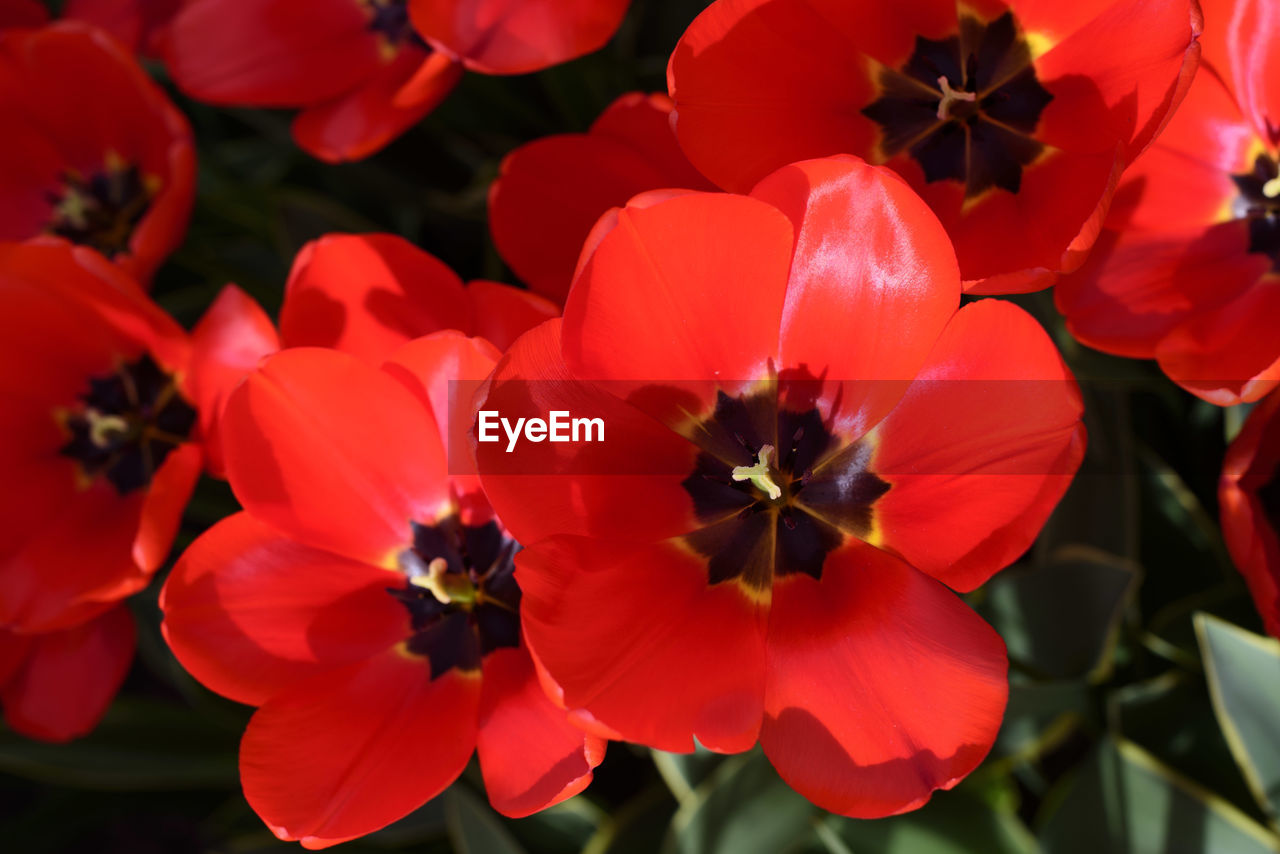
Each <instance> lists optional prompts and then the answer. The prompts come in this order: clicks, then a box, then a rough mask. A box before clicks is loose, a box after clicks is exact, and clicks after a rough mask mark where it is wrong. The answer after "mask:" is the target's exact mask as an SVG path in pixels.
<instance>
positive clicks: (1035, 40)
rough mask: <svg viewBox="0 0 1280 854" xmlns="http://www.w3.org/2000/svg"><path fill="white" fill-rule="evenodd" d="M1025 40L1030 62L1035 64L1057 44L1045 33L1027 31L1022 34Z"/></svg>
mask: <svg viewBox="0 0 1280 854" xmlns="http://www.w3.org/2000/svg"><path fill="white" fill-rule="evenodd" d="M1024 38H1026V40H1027V49H1028V50H1030V51H1031V61H1032V62H1035V61H1036V60H1037V59H1039V58H1040V57H1042V56H1044V55H1045V54H1046V53H1048V52H1049V51H1051V50H1053V49H1054V47H1056V46H1057V44H1058V42H1057V40H1056V39H1054V38H1053V37H1051V36H1049V35H1048V34H1047V33H1039V32H1031V31H1028V32H1026V33H1025V34H1024Z"/></svg>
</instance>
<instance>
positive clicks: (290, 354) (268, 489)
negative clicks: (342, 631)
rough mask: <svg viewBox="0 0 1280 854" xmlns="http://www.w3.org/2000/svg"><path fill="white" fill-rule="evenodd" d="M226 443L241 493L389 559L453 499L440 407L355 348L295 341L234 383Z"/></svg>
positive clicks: (285, 522) (302, 529) (332, 544)
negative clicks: (415, 525) (416, 525)
mask: <svg viewBox="0 0 1280 854" xmlns="http://www.w3.org/2000/svg"><path fill="white" fill-rule="evenodd" d="M222 438H223V450H224V452H225V454H226V461H227V474H228V477H229V479H230V481H231V487H232V489H233V490H235V493H236V497H237V498H239V499H240V503H241V504H242V505H243V506H244V508H245V509H246V510H248V511H249V512H251V513H252V514H253V515H254V516H256V517H257V518H258V519H260V520H262V521H264V522H267V523H269V524H272V525H274V526H275V527H277V528H279V529H280V530H281V531H283V532H285V533H287V534H289V535H290V536H293V537H295V538H296V539H298V540H299V541H301V542H304V543H306V544H308V545H312V546H315V547H317V548H324V549H329V550H331V551H335V552H337V553H338V554H343V555H347V556H349V557H353V558H356V559H358V560H366V561H369V562H371V563H374V564H377V565H388V564H390V562H393V561H394V559H395V555H396V554H397V553H398V552H399V550H400V549H402V548H404V547H405V545H406V543H407V542H408V540H409V537H410V529H409V522H410V520H430V519H433V518H435V514H436V512H437V511H438V510H439V509H440V508H441V507H442V505H443V503H444V502H446V501H447V500H448V483H447V481H446V478H445V459H444V449H443V448H442V447H441V444H440V441H439V439H438V434H437V432H436V427H435V423H434V421H433V420H432V418H431V415H430V414H429V413H428V412H427V411H426V409H425V408H424V407H423V406H422V405H421V403H420V402H419V401H418V400H417V399H416V398H415V397H414V396H413V394H412V393H410V392H409V391H408V390H407V389H406V388H405V387H404V386H403V385H401V384H400V383H399V382H397V381H396V380H394V379H392V378H391V377H390V376H388V375H387V374H385V373H383V372H382V371H380V370H378V369H377V368H375V367H373V366H372V365H369V364H366V363H365V362H362V361H360V360H359V359H357V358H356V357H355V356H351V355H349V354H346V353H340V352H337V351H333V350H321V349H317V348H311V347H305V348H294V349H290V350H283V351H281V352H279V353H277V354H275V355H274V356H270V357H268V358H267V359H266V360H265V361H264V362H263V363H262V366H261V367H259V368H258V369H257V370H255V371H254V372H253V373H251V374H250V375H249V376H248V378H247V379H246V380H245V381H244V382H243V383H242V384H241V385H240V387H239V388H237V389H236V390H235V392H234V393H232V395H231V398H230V399H229V400H228V401H227V406H226V411H225V412H224V414H223V437H222Z"/></svg>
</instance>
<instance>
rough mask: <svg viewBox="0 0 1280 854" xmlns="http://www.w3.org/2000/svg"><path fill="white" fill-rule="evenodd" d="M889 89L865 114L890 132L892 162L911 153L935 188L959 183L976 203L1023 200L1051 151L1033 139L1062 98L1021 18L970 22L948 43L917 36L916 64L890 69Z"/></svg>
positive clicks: (885, 84) (887, 144)
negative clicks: (1009, 196) (1021, 193)
mask: <svg viewBox="0 0 1280 854" xmlns="http://www.w3.org/2000/svg"><path fill="white" fill-rule="evenodd" d="M879 83H880V90H881V94H880V97H879V98H878V99H877V100H876V101H874V102H873V103H871V104H870V105H868V106H867V107H866V108H864V109H863V111H862V114H863V115H865V116H866V117H867V118H869V119H871V120H872V121H873V122H875V123H876V124H878V125H879V126H880V132H881V138H880V150H881V153H882V155H883V156H884V158H885V159H886V160H887V159H890V158H893V157H896V156H897V155H899V154H902V153H903V152H906V153H907V154H908V155H910V156H911V157H912V158H914V159H915V160H916V162H917V163H919V164H920V167H921V168H922V169H923V170H924V177H925V180H926V181H928V182H930V183H932V182H934V181H942V180H953V181H958V182H960V183H961V184H963V185H964V194H965V197H966V198H973V197H976V196H978V195H981V194H982V193H984V192H986V191H987V190H990V189H991V188H993V187H999V188H1000V189H1003V190H1008V191H1009V192H1011V193H1016V192H1018V190H1019V189H1020V188H1021V186H1022V169H1023V167H1025V166H1028V165H1030V164H1031V163H1032V162H1033V161H1034V160H1035V159H1036V158H1037V157H1039V156H1040V153H1041V152H1042V151H1043V150H1044V146H1043V145H1041V144H1040V143H1039V142H1038V141H1036V140H1035V138H1034V136H1033V135H1034V133H1035V130H1036V125H1037V124H1038V123H1039V121H1040V114H1041V113H1042V112H1043V111H1044V108H1045V106H1046V105H1047V104H1048V103H1049V101H1050V100H1052V99H1053V96H1052V95H1050V94H1049V92H1048V91H1047V90H1046V89H1045V88H1044V87H1043V86H1041V85H1040V81H1039V80H1037V79H1036V72H1035V67H1034V66H1033V64H1032V59H1031V49H1030V47H1028V44H1027V39H1026V37H1025V36H1024V35H1023V34H1022V33H1021V31H1020V30H1019V28H1018V25H1017V23H1016V22H1015V20H1014V18H1013V14H1012V13H1011V12H1006V13H1004V14H1003V15H1001V16H1000V17H998V18H996V19H995V20H994V21H991V22H990V23H984V22H982V21H980V20H978V19H977V18H974V17H971V16H967V15H966V16H963V17H961V19H960V22H959V31H958V32H957V33H956V35H954V36H950V37H948V38H945V39H937V40H935V39H926V38H924V37H922V36H917V37H916V48H915V51H914V52H913V53H912V54H911V57H910V58H909V59H908V60H907V62H906V64H905V65H903V66H902V67H901V68H899V69H893V68H884V69H882V70H881V72H880V76H879Z"/></svg>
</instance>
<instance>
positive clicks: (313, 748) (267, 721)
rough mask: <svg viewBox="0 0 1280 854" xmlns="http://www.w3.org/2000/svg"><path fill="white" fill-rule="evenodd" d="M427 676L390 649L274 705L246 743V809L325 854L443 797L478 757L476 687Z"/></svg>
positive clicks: (416, 662) (448, 676)
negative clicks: (475, 755) (474, 755)
mask: <svg viewBox="0 0 1280 854" xmlns="http://www.w3.org/2000/svg"><path fill="white" fill-rule="evenodd" d="M430 673H431V669H430V665H429V664H428V663H427V661H426V659H423V658H418V657H416V656H411V655H408V654H404V653H401V652H400V651H399V650H396V649H392V650H387V651H386V652H384V653H381V654H379V655H377V656H375V657H372V658H370V659H368V660H366V661H363V662H359V663H355V664H350V665H347V666H344V667H341V668H339V669H337V670H333V671H330V672H327V673H323V674H320V675H318V676H315V677H313V678H311V679H308V680H305V681H302V682H297V683H294V684H292V685H290V686H289V687H288V688H286V689H285V690H284V691H283V692H281V693H280V694H277V695H276V696H274V697H272V698H271V699H270V700H268V701H267V702H266V703H265V704H263V706H262V708H260V709H259V710H258V711H257V713H256V714H255V715H254V716H253V719H252V720H251V721H249V728H248V729H247V730H245V734H244V739H243V741H241V743H240V781H241V783H242V784H243V786H244V794H245V797H246V798H247V799H248V801H249V805H250V806H252V807H253V809H254V811H255V812H257V813H258V815H259V816H261V817H262V820H263V821H265V822H266V823H267V825H268V826H270V828H271V829H272V831H273V832H274V833H275V834H276V835H277V836H278V837H280V838H281V839H298V840H301V841H302V845H303V847H304V848H324V847H327V846H329V845H333V844H336V843H338V842H342V841H344V840H346V839H350V838H352V837H355V836H362V835H364V834H366V833H372V832H373V831H375V830H377V829H379V828H381V827H384V826H386V825H388V824H390V823H391V822H393V821H395V820H396V819H398V818H401V817H403V816H405V815H407V814H408V813H410V812H412V811H413V810H415V809H417V808H418V807H420V806H421V805H422V804H424V803H426V802H427V801H428V800H429V799H431V798H433V797H435V796H436V795H438V794H439V793H440V792H441V791H443V790H444V788H445V787H446V786H448V785H449V784H450V783H452V782H453V781H454V779H455V778H456V777H457V776H458V774H460V773H461V772H462V769H463V768H464V767H466V764H467V760H468V759H469V758H470V757H471V753H472V751H473V750H474V749H475V744H476V717H477V713H478V707H479V702H480V679H479V678H477V676H476V675H474V674H473V675H463V674H460V673H459V672H458V671H456V670H450V671H449V672H447V673H445V674H442V675H441V676H439V677H437V678H435V679H431V678H430Z"/></svg>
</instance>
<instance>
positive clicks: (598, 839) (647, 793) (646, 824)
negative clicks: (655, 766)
mask: <svg viewBox="0 0 1280 854" xmlns="http://www.w3.org/2000/svg"><path fill="white" fill-rule="evenodd" d="M675 811H676V802H675V801H674V800H672V798H671V793H670V792H668V791H667V790H666V788H665V787H664V786H661V785H658V784H654V785H651V786H649V787H648V788H646V789H644V790H643V791H641V792H640V794H638V795H636V796H635V797H633V798H632V799H631V800H629V801H627V802H626V803H624V804H623V805H622V806H621V807H619V808H617V809H615V810H614V811H613V812H612V813H611V814H610V815H609V816H608V817H607V818H605V820H604V821H603V822H602V823H601V825H600V829H599V830H597V831H596V833H595V835H594V836H592V837H591V839H590V840H588V841H587V844H586V845H585V846H583V848H582V854H653V852H654V851H657V850H658V849H659V848H661V847H662V840H663V838H664V836H665V834H666V829H667V825H669V824H670V823H671V817H672V815H673V814H674V813H675Z"/></svg>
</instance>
